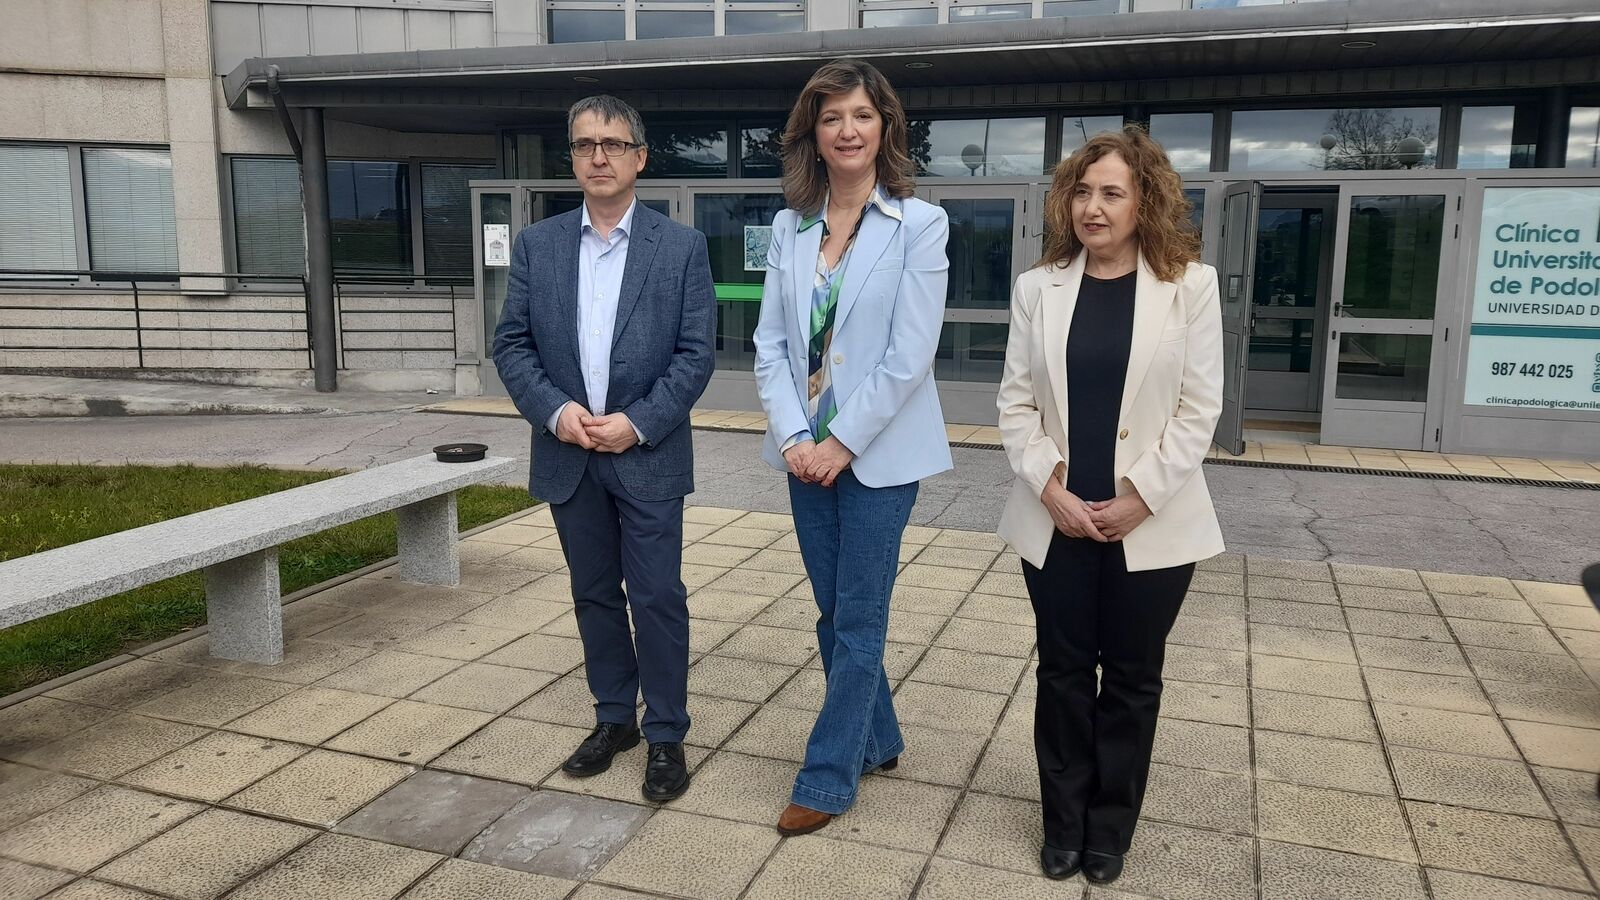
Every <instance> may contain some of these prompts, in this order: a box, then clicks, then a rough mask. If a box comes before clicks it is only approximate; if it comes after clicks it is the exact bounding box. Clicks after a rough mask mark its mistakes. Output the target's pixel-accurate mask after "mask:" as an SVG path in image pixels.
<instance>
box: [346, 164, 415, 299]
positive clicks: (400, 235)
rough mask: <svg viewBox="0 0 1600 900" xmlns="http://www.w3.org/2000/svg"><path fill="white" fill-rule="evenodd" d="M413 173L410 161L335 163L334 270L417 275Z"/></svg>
mask: <svg viewBox="0 0 1600 900" xmlns="http://www.w3.org/2000/svg"><path fill="white" fill-rule="evenodd" d="M409 175H410V173H409V171H408V170H407V167H406V165H405V164H404V163H394V162H364V161H356V160H329V162H328V216H329V218H330V219H332V224H333V229H332V230H333V268H334V271H336V272H348V273H370V274H393V275H404V274H409V273H410V272H411V271H412V266H411V203H410V197H411V187H410V185H411V181H410V178H409Z"/></svg>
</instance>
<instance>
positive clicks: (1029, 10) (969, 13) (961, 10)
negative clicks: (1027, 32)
mask: <svg viewBox="0 0 1600 900" xmlns="http://www.w3.org/2000/svg"><path fill="white" fill-rule="evenodd" d="M1031 18H1033V4H1031V3H993V4H983V5H978V6H952V7H950V21H951V22H998V21H1001V20H1003V19H1031Z"/></svg>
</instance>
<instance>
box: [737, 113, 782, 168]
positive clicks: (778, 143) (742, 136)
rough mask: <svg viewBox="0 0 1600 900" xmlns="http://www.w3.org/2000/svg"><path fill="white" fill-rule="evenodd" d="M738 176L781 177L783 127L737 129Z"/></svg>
mask: <svg viewBox="0 0 1600 900" xmlns="http://www.w3.org/2000/svg"><path fill="white" fill-rule="evenodd" d="M739 175H740V176H741V177H743V178H782V177H783V126H782V125H770V126H751V127H745V128H741V129H739Z"/></svg>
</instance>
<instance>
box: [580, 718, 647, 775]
mask: <svg viewBox="0 0 1600 900" xmlns="http://www.w3.org/2000/svg"><path fill="white" fill-rule="evenodd" d="M637 746H639V729H638V728H636V727H635V726H633V725H618V724H616V723H614V722H602V723H601V724H600V726H599V727H598V728H596V729H595V730H594V731H592V732H590V734H589V736H588V737H586V738H584V739H583V743H581V744H579V745H578V749H577V750H574V751H573V752H572V755H571V756H569V757H567V761H566V762H564V763H562V764H561V771H563V772H565V773H567V774H568V775H571V776H573V777H574V778H588V777H590V776H591V775H599V774H600V773H601V772H604V771H605V770H607V769H609V768H611V757H613V756H616V755H617V754H618V753H621V752H622V751H624V750H632V749H633V748H634V747H637Z"/></svg>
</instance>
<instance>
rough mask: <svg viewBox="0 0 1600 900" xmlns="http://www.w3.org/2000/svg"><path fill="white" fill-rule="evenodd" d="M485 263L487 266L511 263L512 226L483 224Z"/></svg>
mask: <svg viewBox="0 0 1600 900" xmlns="http://www.w3.org/2000/svg"><path fill="white" fill-rule="evenodd" d="M483 264H484V265H486V266H509V265H511V226H510V225H485V226H483Z"/></svg>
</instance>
